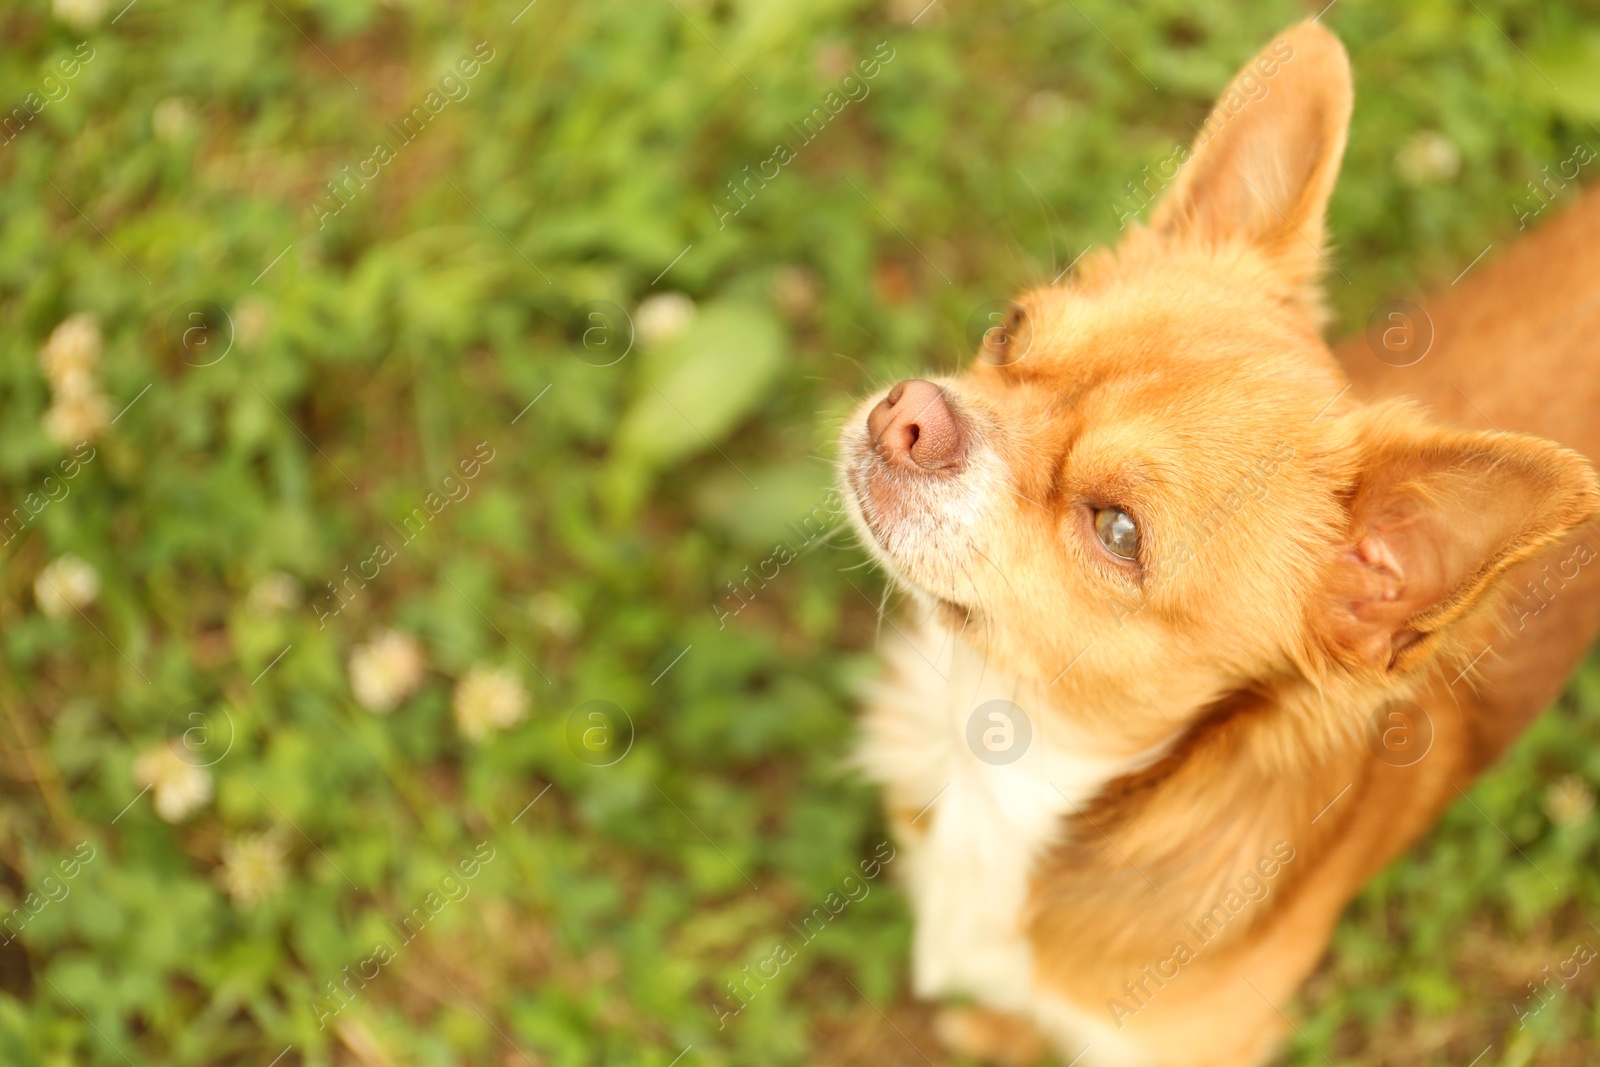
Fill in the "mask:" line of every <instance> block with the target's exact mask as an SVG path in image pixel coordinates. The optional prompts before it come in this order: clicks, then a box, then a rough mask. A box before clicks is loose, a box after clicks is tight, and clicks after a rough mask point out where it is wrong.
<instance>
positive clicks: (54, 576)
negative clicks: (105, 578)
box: [33, 552, 100, 619]
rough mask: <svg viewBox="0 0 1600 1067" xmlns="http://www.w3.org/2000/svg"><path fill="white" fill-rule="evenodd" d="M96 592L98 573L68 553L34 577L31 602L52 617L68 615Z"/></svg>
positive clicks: (90, 601)
mask: <svg viewBox="0 0 1600 1067" xmlns="http://www.w3.org/2000/svg"><path fill="white" fill-rule="evenodd" d="M99 595H100V572H99V571H97V570H95V569H94V565H93V564H91V563H89V562H88V561H87V560H85V559H83V558H81V557H79V556H74V555H73V554H72V553H70V552H69V553H67V554H66V555H64V556H61V557H59V558H57V559H54V560H52V561H50V562H49V563H47V564H45V566H44V568H43V569H42V570H41V571H39V574H38V576H37V577H35V578H34V580H33V601H34V603H36V604H38V605H39V610H40V611H42V612H44V613H45V614H46V615H48V616H50V618H52V619H64V618H67V617H68V616H69V615H71V614H72V613H73V611H74V610H77V609H81V608H86V607H88V606H89V605H90V604H93V603H94V598H95V597H97V596H99Z"/></svg>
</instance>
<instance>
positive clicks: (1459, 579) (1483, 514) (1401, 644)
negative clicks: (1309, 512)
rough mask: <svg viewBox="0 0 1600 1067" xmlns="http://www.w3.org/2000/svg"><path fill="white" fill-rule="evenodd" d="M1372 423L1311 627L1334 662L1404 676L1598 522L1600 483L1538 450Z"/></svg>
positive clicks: (1567, 457)
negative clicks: (1472, 614)
mask: <svg viewBox="0 0 1600 1067" xmlns="http://www.w3.org/2000/svg"><path fill="white" fill-rule="evenodd" d="M1372 416H1373V417H1372V419H1371V420H1370V422H1368V424H1367V425H1366V427H1365V428H1364V429H1363V430H1362V431H1361V438H1362V443H1361V444H1360V445H1358V446H1357V447H1358V448H1359V450H1360V452H1361V455H1360V458H1359V460H1358V466H1357V470H1358V473H1357V475H1356V481H1355V485H1354V487H1353V490H1352V492H1351V494H1350V497H1349V499H1348V501H1347V502H1346V515H1347V519H1348V527H1347V530H1346V533H1345V536H1344V538H1343V539H1342V542H1341V546H1340V547H1341V551H1340V552H1339V553H1338V555H1337V557H1336V558H1335V559H1334V560H1333V561H1332V564H1331V568H1330V572H1329V574H1328V576H1327V581H1326V583H1325V586H1324V589H1323V596H1322V597H1321V598H1319V600H1318V601H1317V602H1315V603H1314V604H1313V605H1312V612H1313V615H1314V619H1315V621H1314V624H1313V625H1314V626H1315V627H1316V628H1317V629H1320V631H1321V634H1320V636H1321V641H1322V644H1323V647H1324V648H1326V649H1327V650H1328V651H1329V652H1330V653H1332V655H1333V656H1334V657H1335V658H1336V659H1338V660H1340V661H1342V662H1344V663H1346V664H1348V665H1352V666H1364V667H1369V668H1376V669H1379V670H1384V671H1390V670H1400V671H1403V670H1407V669H1409V668H1410V667H1412V666H1415V665H1417V664H1418V663H1420V662H1421V661H1422V660H1423V659H1424V658H1426V656H1427V655H1428V654H1429V652H1430V650H1431V649H1432V648H1433V647H1435V646H1436V645H1437V644H1438V641H1437V638H1438V637H1439V636H1440V635H1441V634H1442V633H1443V632H1444V631H1445V630H1446V628H1448V627H1449V626H1450V625H1451V624H1452V623H1454V622H1455V621H1457V620H1458V619H1460V618H1461V617H1462V616H1464V615H1465V614H1467V613H1468V612H1469V611H1471V610H1472V609H1473V607H1474V606H1476V605H1477V604H1478V603H1479V602H1480V601H1482V600H1483V598H1484V596H1485V595H1486V594H1487V593H1488V592H1489V591H1490V590H1491V589H1492V588H1493V586H1494V583H1495V581H1496V580H1497V579H1498V578H1499V577H1500V576H1501V575H1502V574H1504V573H1505V571H1506V570H1507V569H1508V568H1510V567H1512V566H1513V565H1515V564H1517V563H1520V562H1522V561H1523V560H1525V559H1527V558H1529V557H1530V556H1532V555H1534V554H1535V553H1537V552H1538V551H1539V550H1540V549H1542V548H1544V547H1545V546H1547V545H1549V544H1551V543H1552V542H1554V541H1556V540H1557V539H1559V538H1560V537H1561V536H1562V535H1563V534H1565V533H1566V532H1567V531H1569V530H1571V529H1573V528H1574V527H1575V526H1577V525H1579V524H1580V523H1582V522H1584V521H1586V520H1588V519H1591V518H1593V517H1594V516H1595V514H1596V511H1597V510H1600V483H1597V481H1596V478H1595V472H1594V470H1593V468H1591V467H1590V465H1589V463H1588V461H1587V460H1585V459H1584V458H1583V457H1582V456H1579V455H1578V454H1577V453H1575V452H1571V451H1568V450H1567V449H1565V448H1562V447H1560V446H1559V445H1556V444H1553V443H1551V442H1549V441H1545V440H1541V439H1540V438H1536V437H1527V436H1524V435H1521V434H1510V433H1464V432H1460V431H1456V430H1446V429H1442V428H1439V427H1437V426H1432V425H1429V424H1426V423H1424V422H1422V421H1421V420H1420V419H1419V418H1417V417H1416V416H1415V415H1412V414H1411V413H1410V412H1409V411H1408V410H1407V409H1405V408H1399V407H1395V408H1391V409H1389V410H1387V411H1385V410H1376V411H1373V412H1372ZM1590 558H1593V552H1592V550H1591V552H1590Z"/></svg>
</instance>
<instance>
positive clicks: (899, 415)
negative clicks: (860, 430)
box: [867, 378, 967, 471]
mask: <svg viewBox="0 0 1600 1067" xmlns="http://www.w3.org/2000/svg"><path fill="white" fill-rule="evenodd" d="M867 433H868V434H869V435H870V436H871V439H872V445H873V447H874V448H875V449H877V451H878V454H879V455H880V456H882V457H883V458H884V459H886V460H889V461H890V462H900V463H905V462H909V463H911V464H913V465H915V466H917V467H920V468H921V469H923V470H927V471H948V470H953V469H956V468H959V467H960V466H961V464H962V461H963V460H965V458H966V454H967V430H966V427H965V426H963V425H962V423H961V417H960V416H959V415H957V414H956V412H955V409H954V408H952V407H951V406H950V401H949V399H948V398H947V397H946V396H945V391H944V390H943V389H941V388H939V386H937V385H935V384H933V383H932V382H925V381H923V380H921V379H920V378H912V379H911V380H909V381H904V382H901V383H899V384H898V385H896V386H895V387H894V388H893V389H890V390H889V393H888V395H887V396H885V397H884V398H883V399H882V400H880V401H879V402H878V404H877V406H876V407H874V408H873V409H872V410H871V411H870V412H869V413H868V414H867Z"/></svg>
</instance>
